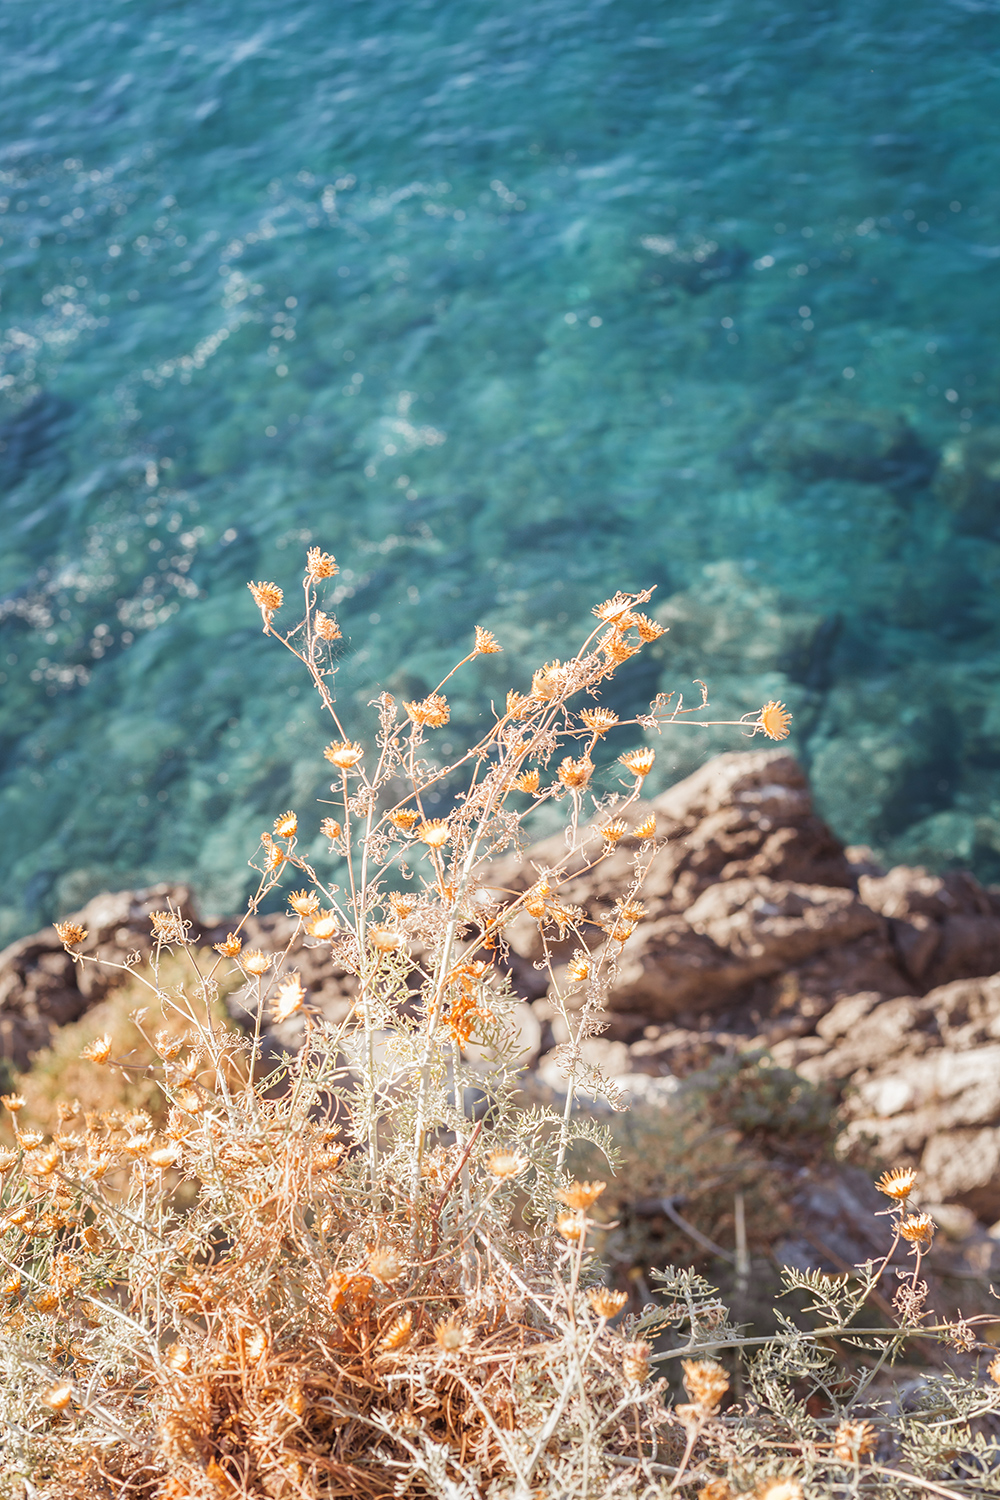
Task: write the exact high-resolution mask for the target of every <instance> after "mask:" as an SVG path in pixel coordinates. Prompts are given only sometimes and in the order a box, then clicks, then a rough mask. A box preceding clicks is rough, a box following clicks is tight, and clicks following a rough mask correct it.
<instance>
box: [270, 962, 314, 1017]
mask: <svg viewBox="0 0 1000 1500" xmlns="http://www.w3.org/2000/svg"><path fill="white" fill-rule="evenodd" d="M305 998H306V992H305V990H304V989H303V988H302V982H301V980H300V979H299V976H298V975H297V974H289V975H288V977H287V979H283V980H282V981H281V983H280V984H279V985H278V996H277V999H276V1000H275V1002H274V1019H275V1020H276V1021H277V1022H279V1023H280V1022H282V1021H287V1020H288V1018H289V1016H294V1014H295V1012H296V1011H299V1010H301V1009H302V1002H303V1000H304V999H305Z"/></svg>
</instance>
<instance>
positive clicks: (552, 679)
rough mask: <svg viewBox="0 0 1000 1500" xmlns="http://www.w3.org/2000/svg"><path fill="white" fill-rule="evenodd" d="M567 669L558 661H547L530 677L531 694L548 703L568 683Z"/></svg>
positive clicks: (557, 695)
mask: <svg viewBox="0 0 1000 1500" xmlns="http://www.w3.org/2000/svg"><path fill="white" fill-rule="evenodd" d="M568 680H569V671H568V668H566V667H564V666H563V664H562V662H560V661H547V662H546V663H545V665H544V666H543V667H539V668H538V671H537V672H534V673H533V674H532V678H531V696H532V698H539V699H541V701H542V702H543V703H549V702H551V700H552V699H553V698H558V697H559V695H560V693H562V692H563V691H564V690H565V688H566V687H567V685H568Z"/></svg>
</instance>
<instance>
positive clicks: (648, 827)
mask: <svg viewBox="0 0 1000 1500" xmlns="http://www.w3.org/2000/svg"><path fill="white" fill-rule="evenodd" d="M632 833H633V835H634V836H635V837H636V838H637V839H651V838H654V837H655V835H656V814H655V813H649V814H648V815H647V816H646V817H645V818H643V820H642V822H641V823H637V824H636V825H635V827H634V828H633V829H632Z"/></svg>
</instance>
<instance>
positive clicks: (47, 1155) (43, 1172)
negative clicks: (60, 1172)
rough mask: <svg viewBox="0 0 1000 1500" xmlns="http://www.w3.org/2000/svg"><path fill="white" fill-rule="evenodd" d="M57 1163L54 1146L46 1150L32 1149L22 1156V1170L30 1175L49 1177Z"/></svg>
mask: <svg viewBox="0 0 1000 1500" xmlns="http://www.w3.org/2000/svg"><path fill="white" fill-rule="evenodd" d="M58 1165H59V1152H58V1151H57V1149H56V1148H55V1146H50V1147H49V1149H48V1150H47V1151H32V1152H30V1153H29V1154H28V1155H27V1156H25V1158H24V1170H25V1172H27V1173H28V1174H29V1176H31V1177H51V1176H52V1173H53V1172H54V1171H55V1169H56V1167H57V1166H58Z"/></svg>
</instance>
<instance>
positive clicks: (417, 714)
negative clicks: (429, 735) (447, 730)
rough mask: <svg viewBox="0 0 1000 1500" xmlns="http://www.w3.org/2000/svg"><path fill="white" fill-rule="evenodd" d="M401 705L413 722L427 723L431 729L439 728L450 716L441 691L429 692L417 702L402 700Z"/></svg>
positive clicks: (446, 702) (449, 710) (445, 699)
mask: <svg viewBox="0 0 1000 1500" xmlns="http://www.w3.org/2000/svg"><path fill="white" fill-rule="evenodd" d="M403 707H404V708H405V709H406V712H407V716H408V717H409V718H410V719H411V720H412V721H413V723H414V724H421V725H427V726H429V727H430V728H431V729H440V728H441V727H442V725H444V724H447V722H448V720H449V719H450V718H451V709H450V708H449V707H448V700H447V698H446V697H445V696H444V694H443V693H429V694H428V696H427V697H426V698H421V699H420V701H419V702H417V703H407V702H405V701H404V703H403Z"/></svg>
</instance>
